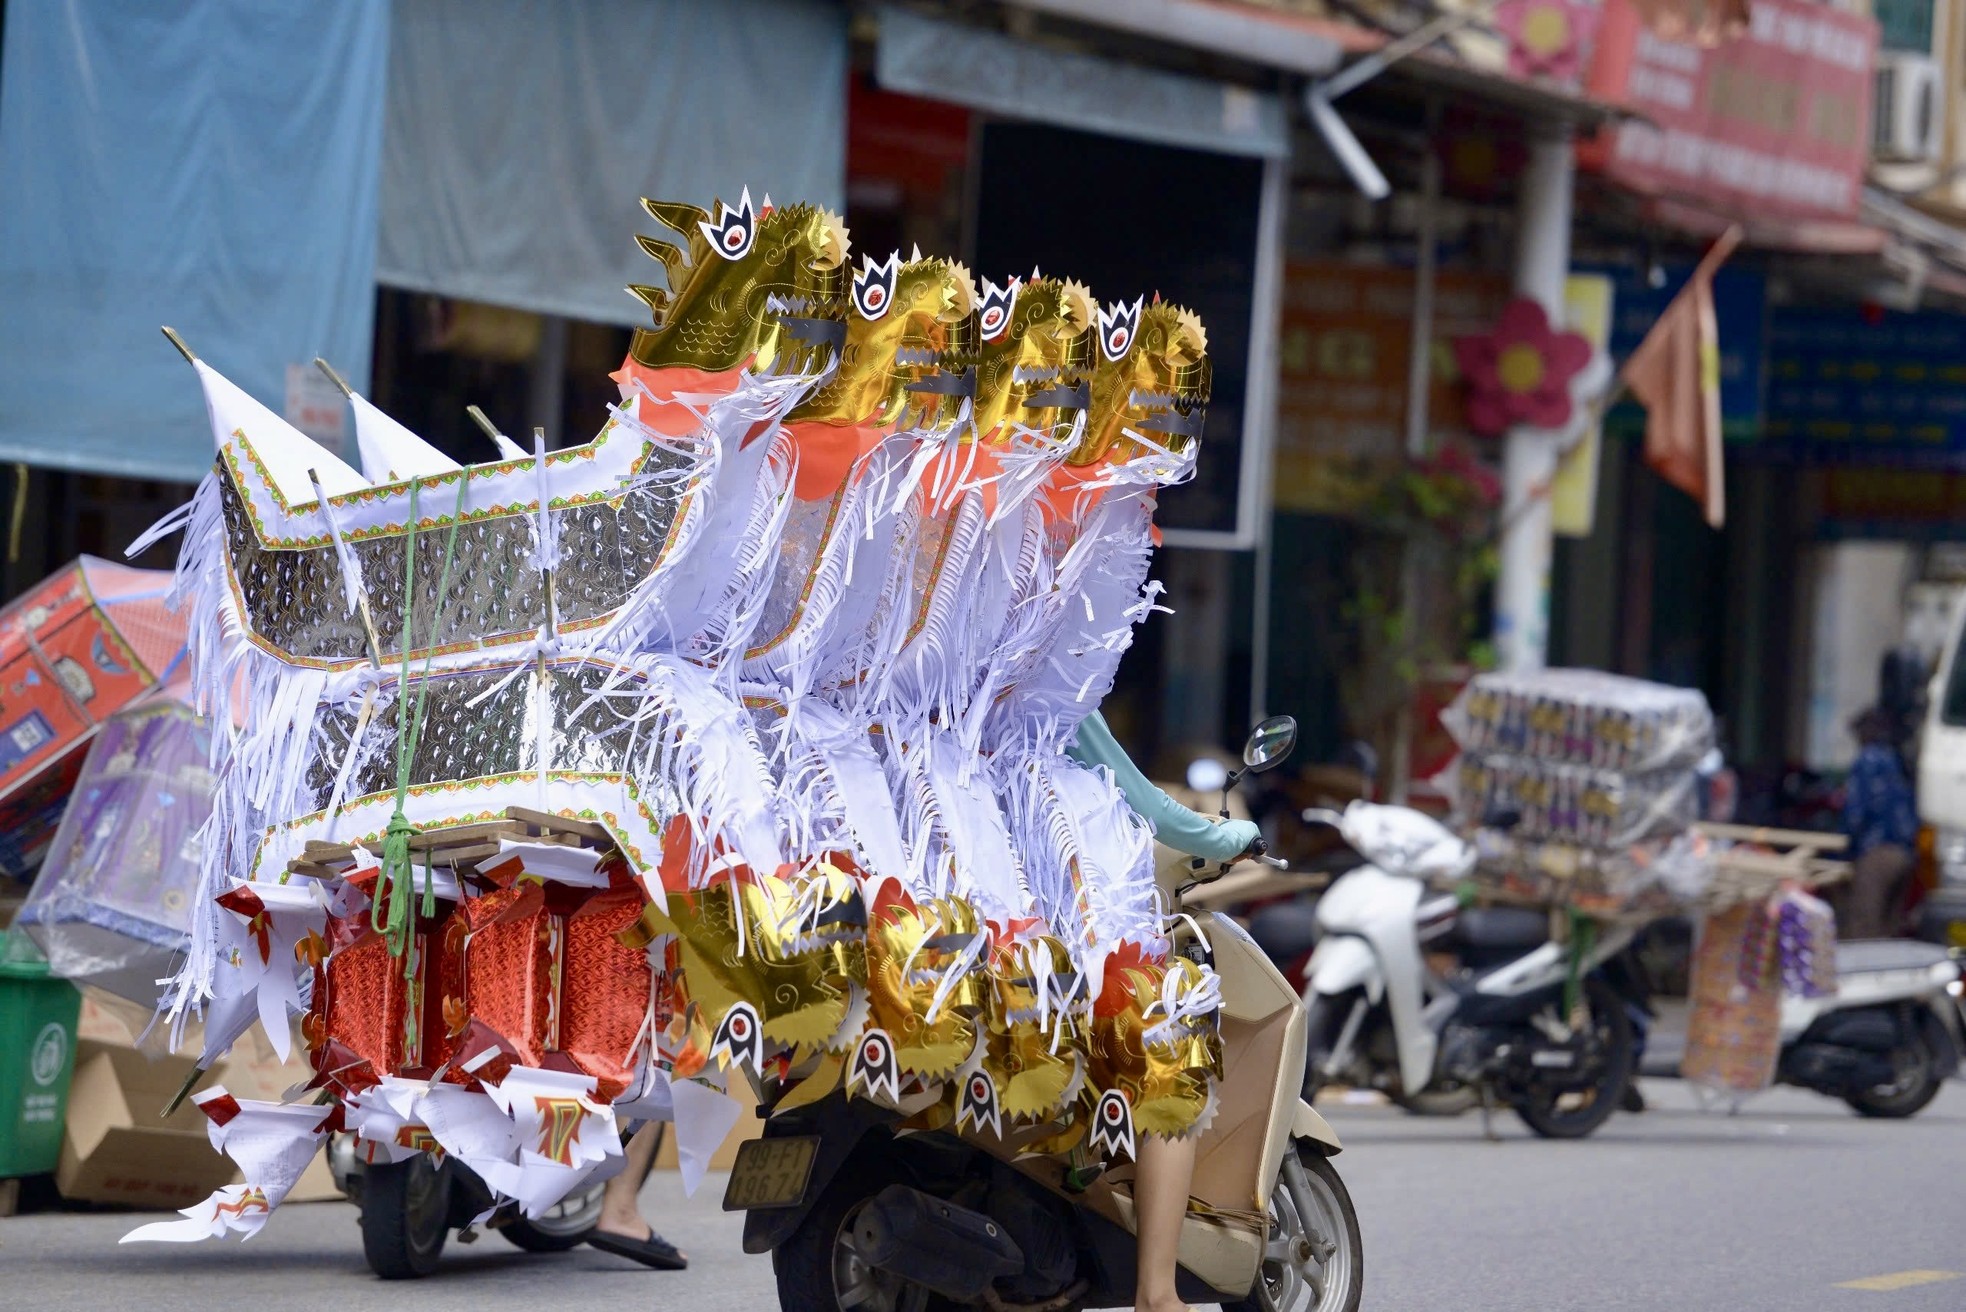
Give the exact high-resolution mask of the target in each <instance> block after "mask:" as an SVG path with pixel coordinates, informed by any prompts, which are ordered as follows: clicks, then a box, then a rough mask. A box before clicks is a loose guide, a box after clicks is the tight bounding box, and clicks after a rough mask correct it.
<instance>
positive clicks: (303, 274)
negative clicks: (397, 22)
mask: <svg viewBox="0 0 1966 1312" xmlns="http://www.w3.org/2000/svg"><path fill="white" fill-rule="evenodd" d="M388 54H389V3H388V0H336V3H333V4H321V3H314V4H299V3H292V2H291V0H285V2H283V0H174V2H166V0H14V3H11V4H9V5H8V6H7V7H6V34H5V46H4V64H0V460H4V461H25V462H28V463H31V464H37V465H45V466H52V467H59V468H66V469H80V470H94V471H98V472H102V473H110V474H122V475H128V476H133V477H154V478H166V479H193V478H196V477H198V476H199V474H200V473H201V472H202V471H203V470H204V469H206V468H207V467H208V466H209V465H210V463H211V459H212V455H211V452H212V445H211V437H210V432H209V429H208V426H207V424H206V420H205V413H204V402H203V400H202V399H201V396H200V393H199V389H198V384H197V380H196V379H195V377H194V376H193V375H192V372H191V370H190V369H189V368H188V367H186V365H185V364H184V362H183V361H182V360H181V359H180V358H179V357H178V355H177V353H176V352H175V351H174V350H172V349H171V347H170V345H169V344H168V343H167V342H165V340H164V339H163V337H162V336H160V335H159V333H158V326H159V325H160V324H166V323H168V324H170V325H172V326H173V327H175V328H176V329H178V331H179V332H181V333H182V334H183V335H184V337H185V339H186V340H187V341H188V342H189V343H190V345H191V347H192V349H194V350H196V351H197V352H198V353H199V355H201V356H202V357H203V358H205V359H207V360H209V361H210V362H211V363H212V365H213V366H214V367H215V368H217V369H219V370H220V371H221V372H223V373H225V374H227V375H228V376H230V377H231V378H232V379H233V380H234V381H236V382H238V383H239V384H240V385H241V386H242V387H244V388H246V389H247V390H248V391H250V392H252V393H254V394H255V395H256V396H258V397H259V398H260V399H261V400H263V401H265V402H266V403H268V404H269V405H271V406H272V408H273V409H274V410H275V411H279V410H281V409H282V408H283V402H284V398H285V394H286V370H287V366H288V365H289V364H301V365H305V364H306V363H307V362H308V361H310V360H312V359H313V358H314V357H315V356H316V355H320V356H324V357H326V358H327V359H328V360H329V361H331V362H332V363H334V364H335V365H336V366H337V367H339V368H340V369H341V370H342V372H343V373H344V374H346V375H347V377H348V378H349V380H350V381H351V382H353V383H355V384H356V385H357V386H358V387H360V386H363V385H365V383H366V380H367V377H368V372H369V353H370V349H371V339H372V335H373V325H372V320H373V316H374V312H375V234H376V201H377V189H378V183H379V178H380V154H381V147H382V121H383V107H384V101H385V70H386V64H387V60H388Z"/></svg>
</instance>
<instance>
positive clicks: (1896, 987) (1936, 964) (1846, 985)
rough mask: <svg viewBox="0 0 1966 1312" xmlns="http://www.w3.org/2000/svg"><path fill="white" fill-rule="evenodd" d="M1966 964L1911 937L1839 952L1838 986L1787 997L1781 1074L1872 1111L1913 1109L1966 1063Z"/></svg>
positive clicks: (1906, 1112) (1888, 1113) (1893, 1113)
mask: <svg viewBox="0 0 1966 1312" xmlns="http://www.w3.org/2000/svg"><path fill="white" fill-rule="evenodd" d="M1962 990H1966V986H1962V984H1961V971H1960V965H1959V962H1958V961H1957V960H1956V959H1955V957H1954V955H1953V954H1951V953H1949V952H1947V950H1946V949H1944V948H1942V947H1937V946H1935V945H1933V944H1930V943H1920V942H1917V941H1915V940H1911V939H1868V940H1858V941H1856V942H1851V943H1844V944H1841V945H1839V946H1838V947H1837V950H1836V993H1835V994H1834V995H1832V996H1830V997H1823V998H1799V997H1796V996H1794V995H1789V996H1787V997H1784V998H1783V999H1782V1057H1781V1064H1780V1066H1779V1067H1778V1068H1777V1070H1776V1078H1777V1079H1779V1080H1780V1081H1781V1082H1782V1083H1784V1084H1794V1085H1799V1086H1801V1087H1802V1088H1805V1089H1814V1090H1815V1091H1816V1092H1818V1093H1826V1094H1828V1095H1829V1096H1830V1097H1832V1098H1841V1099H1843V1101H1845V1102H1847V1103H1849V1104H1850V1105H1851V1106H1852V1107H1854V1108H1856V1109H1857V1111H1858V1112H1859V1113H1861V1114H1862V1115H1865V1116H1879V1117H1891V1118H1899V1117H1905V1116H1913V1115H1916V1114H1917V1113H1918V1112H1920V1111H1922V1110H1923V1109H1924V1107H1925V1105H1926V1104H1927V1103H1929V1102H1931V1101H1932V1099H1933V1098H1934V1097H1936V1096H1937V1095H1938V1092H1939V1087H1940V1086H1941V1085H1942V1084H1944V1083H1945V1080H1946V1077H1947V1076H1948V1075H1951V1074H1952V1073H1953V1072H1955V1071H1957V1070H1958V1069H1959V1054H1960V1051H1961V1049H1962V1048H1966V1018H1962V1015H1961V1000H1960V997H1961V993H1962Z"/></svg>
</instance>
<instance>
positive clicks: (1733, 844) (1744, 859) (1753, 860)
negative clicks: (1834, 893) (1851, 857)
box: [1693, 821, 1850, 914]
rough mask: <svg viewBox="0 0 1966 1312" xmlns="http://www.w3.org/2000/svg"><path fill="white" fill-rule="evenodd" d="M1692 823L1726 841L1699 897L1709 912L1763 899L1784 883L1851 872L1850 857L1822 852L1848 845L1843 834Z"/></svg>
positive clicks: (1833, 878)
mask: <svg viewBox="0 0 1966 1312" xmlns="http://www.w3.org/2000/svg"><path fill="white" fill-rule="evenodd" d="M1693 828H1694V829H1695V830H1696V831H1697V832H1699V833H1702V834H1705V835H1706V836H1707V837H1708V838H1712V839H1718V840H1720V841H1723V842H1726V843H1729V844H1730V846H1728V847H1725V848H1721V849H1719V850H1717V851H1716V852H1715V853H1714V855H1713V866H1714V878H1713V884H1712V886H1711V887H1710V888H1709V889H1708V890H1707V894H1706V896H1705V897H1703V898H1701V899H1700V909H1701V910H1703V911H1705V912H1707V913H1708V914H1712V913H1713V912H1716V911H1724V910H1726V909H1727V908H1728V907H1731V906H1738V905H1739V904H1740V903H1743V902H1760V901H1765V900H1767V899H1768V898H1770V897H1773V896H1774V895H1775V894H1776V893H1777V892H1779V891H1780V890H1781V888H1782V886H1783V885H1784V884H1799V885H1801V886H1802V887H1804V888H1821V887H1823V886H1825V885H1827V884H1833V883H1836V882H1837V881H1838V880H1842V879H1848V878H1849V877H1850V863H1849V862H1848V861H1835V860H1831V859H1830V858H1829V857H1827V856H1825V855H1824V853H1826V852H1841V851H1844V850H1845V849H1846V848H1848V847H1849V846H1850V840H1849V839H1847V838H1845V837H1844V836H1843V835H1842V834H1824V833H1817V832H1815V831H1813V830H1807V829H1772V828H1765V827H1757V826H1753V825H1723V824H1713V823H1709V822H1705V821H1702V822H1700V823H1698V824H1695V825H1694V826H1693Z"/></svg>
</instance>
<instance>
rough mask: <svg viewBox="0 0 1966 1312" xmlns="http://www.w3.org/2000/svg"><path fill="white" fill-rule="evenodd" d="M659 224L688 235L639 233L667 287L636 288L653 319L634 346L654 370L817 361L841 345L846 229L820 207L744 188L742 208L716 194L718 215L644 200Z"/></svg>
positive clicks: (786, 368) (802, 366) (781, 368)
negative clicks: (761, 196) (777, 202)
mask: <svg viewBox="0 0 1966 1312" xmlns="http://www.w3.org/2000/svg"><path fill="white" fill-rule="evenodd" d="M642 208H644V209H646V210H647V211H648V212H649V214H650V215H651V216H653V217H654V218H655V220H656V221H657V222H658V223H661V224H662V225H663V226H665V227H667V228H669V229H670V230H671V231H673V232H675V233H676V234H677V235H679V236H681V237H682V238H684V240H685V241H686V242H687V243H688V249H687V252H685V250H684V248H683V247H681V246H678V245H677V244H676V243H674V242H669V241H660V240H657V239H656V238H654V237H646V236H640V235H638V236H637V237H636V238H635V240H636V241H637V242H639V243H640V244H641V247H642V249H643V250H644V251H646V252H648V254H649V256H650V257H651V258H653V259H655V260H658V261H660V262H661V264H662V268H663V271H664V273H665V274H667V276H668V283H669V286H668V288H667V289H666V290H665V289H663V288H660V287H647V286H641V285H636V286H631V287H630V288H629V289H628V290H629V291H631V292H633V293H634V294H635V295H636V296H638V297H640V298H641V299H642V301H643V303H645V304H646V305H647V306H648V307H649V312H650V313H651V314H652V315H653V316H654V318H655V326H654V327H653V328H643V329H639V330H637V331H636V333H635V340H634V343H633V344H632V345H631V346H630V348H629V354H630V355H631V356H633V358H634V359H635V360H636V362H637V363H640V364H642V365H646V366H648V367H649V368H656V369H659V368H676V367H680V368H690V369H701V370H703V371H704V372H706V373H721V372H723V371H725V370H728V369H735V368H737V367H738V366H739V365H744V364H749V365H750V367H752V368H753V369H755V370H757V371H759V372H761V373H769V372H781V373H787V372H797V371H802V370H810V369H816V368H821V367H823V366H824V364H825V362H826V360H827V359H828V358H830V357H831V355H832V354H833V353H835V352H837V351H838V350H839V347H840V342H841V340H842V329H843V322H842V321H843V320H844V319H845V318H846V282H847V279H846V255H847V233H846V228H845V227H844V226H843V225H842V224H841V222H840V219H839V216H838V215H836V214H832V213H830V212H828V211H826V210H822V209H820V208H818V207H817V206H814V205H786V206H783V207H777V208H774V207H773V206H772V204H771V202H770V201H769V199H767V200H766V202H765V205H764V207H763V208H762V210H755V209H754V208H753V207H752V204H751V193H750V191H749V189H746V191H745V192H744V195H743V197H742V199H741V200H740V202H739V203H738V205H737V206H736V207H734V208H733V207H732V206H730V205H727V204H725V203H724V202H723V201H718V202H717V209H718V215H717V218H716V219H715V220H712V219H711V218H710V215H709V213H708V212H707V211H705V210H702V209H699V208H698V207H697V206H695V205H686V204H681V203H679V202H675V201H654V200H646V199H644V200H643V201H642Z"/></svg>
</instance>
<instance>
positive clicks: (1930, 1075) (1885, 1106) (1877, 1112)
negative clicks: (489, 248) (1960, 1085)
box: [1843, 1027, 1945, 1121]
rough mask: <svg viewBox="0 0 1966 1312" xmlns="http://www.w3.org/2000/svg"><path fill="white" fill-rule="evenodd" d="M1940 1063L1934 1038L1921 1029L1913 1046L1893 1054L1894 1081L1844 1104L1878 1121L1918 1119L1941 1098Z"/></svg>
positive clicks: (1861, 1114) (1905, 1047) (1852, 1097)
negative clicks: (1927, 1106) (1935, 1050)
mask: <svg viewBox="0 0 1966 1312" xmlns="http://www.w3.org/2000/svg"><path fill="white" fill-rule="evenodd" d="M1939 1060H1940V1059H1939V1055H1938V1054H1937V1053H1935V1052H1933V1051H1932V1038H1931V1036H1930V1035H1929V1034H1926V1033H1925V1032H1924V1030H1923V1028H1922V1027H1921V1028H1919V1029H1918V1030H1916V1031H1914V1033H1913V1036H1912V1039H1911V1042H1909V1043H1907V1044H1905V1045H1903V1046H1902V1047H1900V1048H1899V1049H1898V1050H1897V1051H1896V1052H1894V1053H1892V1054H1891V1065H1892V1068H1893V1070H1894V1071H1896V1073H1897V1078H1896V1079H1895V1080H1893V1081H1892V1082H1891V1083H1889V1084H1880V1085H1878V1086H1877V1087H1876V1088H1874V1089H1865V1090H1864V1091H1863V1092H1862V1093H1852V1094H1848V1095H1846V1096H1845V1097H1844V1099H1843V1101H1845V1102H1847V1103H1849V1104H1850V1106H1852V1107H1853V1108H1855V1109H1856V1112H1857V1115H1859V1116H1869V1117H1873V1118H1875V1119H1878V1120H1891V1121H1899V1120H1903V1119H1904V1118H1905V1117H1907V1116H1916V1115H1918V1113H1920V1112H1922V1111H1924V1110H1925V1105H1926V1104H1927V1103H1929V1102H1931V1101H1932V1099H1934V1098H1936V1097H1938V1096H1939V1087H1940V1086H1941V1085H1943V1084H1944V1083H1945V1076H1944V1075H1942V1074H1940V1073H1939Z"/></svg>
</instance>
